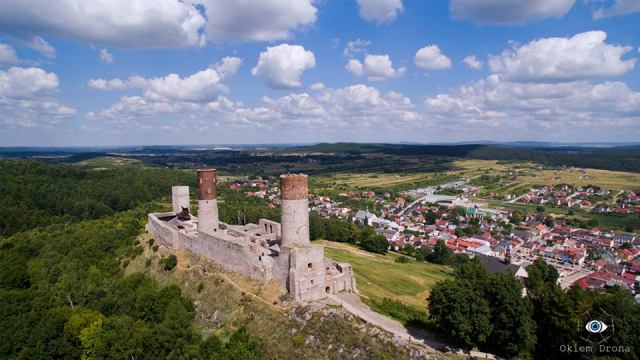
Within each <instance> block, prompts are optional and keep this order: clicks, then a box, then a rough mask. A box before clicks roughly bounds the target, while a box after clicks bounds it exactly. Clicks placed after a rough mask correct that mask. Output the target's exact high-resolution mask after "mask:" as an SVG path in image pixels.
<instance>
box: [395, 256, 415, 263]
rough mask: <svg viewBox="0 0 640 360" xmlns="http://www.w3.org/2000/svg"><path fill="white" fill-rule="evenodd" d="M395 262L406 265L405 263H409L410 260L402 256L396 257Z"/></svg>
mask: <svg viewBox="0 0 640 360" xmlns="http://www.w3.org/2000/svg"><path fill="white" fill-rule="evenodd" d="M395 262H397V263H401V264H406V263H409V262H411V259H409V257H407V256H404V255H402V256H398V257H397V258H396V259H395Z"/></svg>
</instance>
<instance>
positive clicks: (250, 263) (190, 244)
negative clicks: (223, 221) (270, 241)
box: [180, 233, 273, 282]
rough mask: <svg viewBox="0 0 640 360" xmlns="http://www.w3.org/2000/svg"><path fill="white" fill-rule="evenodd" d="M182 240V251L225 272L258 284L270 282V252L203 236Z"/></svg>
mask: <svg viewBox="0 0 640 360" xmlns="http://www.w3.org/2000/svg"><path fill="white" fill-rule="evenodd" d="M181 236H182V235H181ZM184 237H185V238H184V240H182V241H180V242H181V244H183V246H184V248H185V249H188V250H190V251H191V252H193V253H195V254H198V255H201V256H204V257H205V258H207V259H210V260H214V261H215V262H217V263H218V264H220V265H221V266H222V267H223V268H224V269H225V270H228V271H233V272H237V273H239V274H242V275H244V276H247V277H249V278H251V279H254V280H257V281H260V282H267V281H269V280H270V279H271V278H272V268H273V258H271V257H270V256H268V255H269V252H270V251H269V249H265V248H264V247H262V246H259V245H257V244H254V243H251V242H249V241H248V239H235V238H233V237H230V236H227V237H224V238H222V237H219V236H217V235H209V234H203V233H199V234H197V235H195V236H189V235H186V234H185V235H184ZM242 240H244V241H242Z"/></svg>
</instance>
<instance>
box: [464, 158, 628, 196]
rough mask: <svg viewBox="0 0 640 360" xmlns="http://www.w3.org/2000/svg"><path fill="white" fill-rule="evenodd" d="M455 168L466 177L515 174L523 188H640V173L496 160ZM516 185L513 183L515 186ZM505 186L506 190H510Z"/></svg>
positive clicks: (476, 161) (474, 162) (479, 161)
mask: <svg viewBox="0 0 640 360" xmlns="http://www.w3.org/2000/svg"><path fill="white" fill-rule="evenodd" d="M453 164H454V166H455V167H456V168H459V169H460V173H461V175H464V176H465V177H467V178H470V177H474V176H478V175H482V174H485V172H486V171H487V170H489V173H490V174H500V173H502V174H504V173H505V172H507V171H513V172H515V173H517V174H518V178H517V179H516V180H515V182H516V183H517V184H520V185H525V184H526V185H550V184H562V183H564V184H572V185H577V186H583V185H589V184H595V185H599V186H601V187H604V188H607V189H612V190H634V189H639V188H640V174H638V173H631V172H622V171H609V170H599V169H583V168H566V169H543V170H538V169H536V168H535V165H534V164H532V163H501V162H498V161H495V160H461V161H455V162H454V163H453ZM514 185H515V184H510V185H508V187H512V186H514ZM508 187H507V186H505V190H506V189H507V188H508Z"/></svg>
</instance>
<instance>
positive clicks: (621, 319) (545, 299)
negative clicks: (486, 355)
mask: <svg viewBox="0 0 640 360" xmlns="http://www.w3.org/2000/svg"><path fill="white" fill-rule="evenodd" d="M454 268H455V272H456V277H455V278H454V279H452V280H445V281H442V282H439V283H438V284H436V285H435V287H434V288H433V289H432V291H431V294H430V296H429V299H428V309H429V317H430V319H432V320H434V321H435V323H436V324H437V325H438V327H439V329H440V330H441V331H442V332H443V333H444V334H446V335H447V336H448V337H449V339H450V340H451V341H454V342H456V343H457V344H458V345H459V346H462V347H465V348H473V347H477V348H479V349H480V350H483V351H487V352H490V353H493V354H496V355H499V356H502V357H506V358H522V359H530V358H534V359H565V358H568V357H574V358H592V357H593V356H594V354H575V353H574V354H567V353H566V352H563V351H562V346H565V347H566V346H567V345H571V346H576V345H592V344H590V343H586V342H584V341H583V340H582V337H587V336H589V334H590V333H588V332H587V331H586V329H585V328H584V325H585V324H586V322H588V321H589V319H591V318H593V319H599V320H601V321H603V322H605V323H607V324H609V325H611V324H612V323H613V324H615V334H614V335H613V336H612V337H611V338H609V339H608V340H607V343H606V345H608V346H615V347H620V346H621V347H623V348H625V347H627V348H626V349H630V350H631V351H629V352H617V353H615V354H611V353H609V354H607V353H602V354H600V356H604V357H607V356H610V357H615V358H621V359H638V358H639V357H640V353H638V351H637V349H639V348H640V337H638V334H640V305H638V304H636V303H635V302H634V300H633V298H632V297H631V295H630V294H629V293H628V292H627V291H626V290H623V289H621V288H618V287H614V288H612V289H610V290H609V291H607V292H604V291H594V290H584V289H582V288H580V287H579V286H573V287H572V288H571V289H570V290H569V291H568V292H565V291H563V290H562V289H561V288H560V286H559V284H558V282H557V280H558V272H557V270H556V269H555V268H554V267H553V266H551V265H548V264H546V263H545V262H544V260H542V259H537V260H536V261H535V262H534V264H533V265H531V266H529V267H528V268H527V271H528V278H527V279H526V281H525V285H526V288H527V295H526V296H523V284H522V283H521V282H520V281H519V280H518V279H517V278H516V277H515V276H514V274H513V273H496V274H489V273H487V271H486V269H485V267H484V266H483V265H482V263H480V261H478V260H477V259H474V260H469V261H465V262H459V263H458V264H457V265H455V266H454ZM585 314H589V316H588V317H587V316H586V315H585ZM596 351H597V349H596Z"/></svg>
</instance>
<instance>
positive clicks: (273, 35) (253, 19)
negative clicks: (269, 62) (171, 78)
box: [199, 0, 318, 43]
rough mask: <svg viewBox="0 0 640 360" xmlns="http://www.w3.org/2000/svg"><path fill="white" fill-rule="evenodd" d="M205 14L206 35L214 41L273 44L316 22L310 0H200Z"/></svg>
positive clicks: (315, 13)
mask: <svg viewBox="0 0 640 360" xmlns="http://www.w3.org/2000/svg"><path fill="white" fill-rule="evenodd" d="M199 2H201V3H202V4H203V5H204V6H205V9H206V10H205V11H206V15H207V19H208V20H207V24H206V27H205V28H206V31H207V35H208V36H209V38H210V39H212V40H213V41H214V42H218V43H219V42H227V41H245V40H255V41H273V40H284V39H288V38H290V37H291V31H293V30H299V29H303V28H305V27H306V26H309V25H312V24H313V23H315V21H316V17H317V11H318V10H317V9H316V7H315V6H314V5H313V0H295V1H291V0H261V1H255V0H199Z"/></svg>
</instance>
